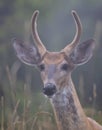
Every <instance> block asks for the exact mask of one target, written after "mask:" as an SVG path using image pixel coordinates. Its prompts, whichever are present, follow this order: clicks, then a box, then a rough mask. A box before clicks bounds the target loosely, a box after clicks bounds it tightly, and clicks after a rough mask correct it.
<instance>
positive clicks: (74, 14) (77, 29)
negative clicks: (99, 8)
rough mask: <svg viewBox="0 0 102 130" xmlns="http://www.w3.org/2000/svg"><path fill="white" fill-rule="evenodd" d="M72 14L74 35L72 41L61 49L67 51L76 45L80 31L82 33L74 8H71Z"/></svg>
mask: <svg viewBox="0 0 102 130" xmlns="http://www.w3.org/2000/svg"><path fill="white" fill-rule="evenodd" d="M72 15H73V18H74V21H75V24H76V34H75V36H74V39H73V41H72V42H71V43H70V44H69V45H67V46H66V47H65V48H64V49H63V50H64V51H65V52H68V51H69V50H73V49H74V47H75V46H77V44H78V43H79V40H80V36H81V33H82V24H81V21H80V18H79V16H78V14H77V13H76V11H75V10H72Z"/></svg>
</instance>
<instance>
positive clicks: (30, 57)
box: [13, 39, 41, 66]
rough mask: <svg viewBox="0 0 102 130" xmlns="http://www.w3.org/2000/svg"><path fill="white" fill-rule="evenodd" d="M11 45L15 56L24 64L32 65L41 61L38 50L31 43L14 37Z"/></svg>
mask: <svg viewBox="0 0 102 130" xmlns="http://www.w3.org/2000/svg"><path fill="white" fill-rule="evenodd" d="M13 47H14V50H15V51H16V54H17V57H18V58H19V59H20V60H21V61H22V62H23V63H25V64H28V65H31V66H34V65H36V64H38V63H39V62H40V61H41V56H40V54H39V52H38V50H37V49H36V48H35V47H34V46H33V45H31V44H30V45H26V44H24V42H23V41H20V40H17V39H14V40H13Z"/></svg>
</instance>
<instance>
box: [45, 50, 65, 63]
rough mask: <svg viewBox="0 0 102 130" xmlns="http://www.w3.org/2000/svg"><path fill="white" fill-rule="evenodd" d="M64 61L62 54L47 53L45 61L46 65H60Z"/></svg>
mask: <svg viewBox="0 0 102 130" xmlns="http://www.w3.org/2000/svg"><path fill="white" fill-rule="evenodd" d="M63 60H64V54H63V53H60V52H47V53H46V55H45V56H44V59H43V61H44V62H45V63H46V64H58V63H61V62H62V61H63Z"/></svg>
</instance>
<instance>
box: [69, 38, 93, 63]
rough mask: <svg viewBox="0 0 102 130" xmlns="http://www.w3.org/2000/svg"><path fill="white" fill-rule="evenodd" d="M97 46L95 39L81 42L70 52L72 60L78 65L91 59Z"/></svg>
mask: <svg viewBox="0 0 102 130" xmlns="http://www.w3.org/2000/svg"><path fill="white" fill-rule="evenodd" d="M94 47H95V44H94V40H93V39H90V40H87V41H85V42H83V43H82V44H79V45H78V46H77V47H76V48H75V49H74V51H73V52H72V53H71V54H70V59H71V61H72V62H73V63H74V64H76V65H81V64H84V63H86V62H88V61H89V60H90V58H91V57H92V54H93V49H94Z"/></svg>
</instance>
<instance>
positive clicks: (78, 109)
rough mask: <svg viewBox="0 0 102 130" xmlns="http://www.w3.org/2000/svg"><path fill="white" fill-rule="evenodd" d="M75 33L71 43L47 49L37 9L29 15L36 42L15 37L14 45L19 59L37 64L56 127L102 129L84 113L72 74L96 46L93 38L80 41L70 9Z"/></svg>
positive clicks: (63, 129) (77, 21)
mask: <svg viewBox="0 0 102 130" xmlns="http://www.w3.org/2000/svg"><path fill="white" fill-rule="evenodd" d="M71 13H72V16H73V18H74V21H75V25H76V33H75V36H74V39H73V40H72V42H71V43H69V44H67V45H66V47H65V48H64V49H62V50H61V51H59V52H50V51H48V50H47V49H46V47H45V46H44V44H43V42H42V41H41V39H40V37H39V34H38V31H37V18H38V15H39V11H38V10H36V11H34V13H33V15H32V18H31V32H32V37H33V40H34V42H35V45H31V44H25V42H24V41H22V40H19V39H16V38H14V39H13V48H14V50H15V52H16V55H17V57H18V58H19V59H20V60H21V62H23V63H25V64H27V65H29V66H36V67H37V68H38V69H39V71H40V74H41V79H42V81H43V89H42V91H43V93H44V95H45V96H46V97H48V98H49V99H50V101H51V104H52V107H53V109H54V113H55V118H56V121H57V126H58V130H102V126H101V125H100V124H98V123H97V122H96V121H95V120H93V119H92V118H90V117H87V116H86V114H85V112H84V110H83V108H82V106H81V103H80V101H79V98H78V95H77V93H76V90H75V87H74V84H73V81H72V78H71V74H72V71H73V70H74V69H75V68H76V67H77V66H80V65H82V64H85V63H87V62H88V61H89V60H90V59H91V57H92V55H93V51H94V48H95V40H94V39H89V40H87V41H84V42H83V43H81V44H79V42H80V37H81V34H82V24H81V20H80V18H79V15H78V14H77V12H76V11H75V10H72V12H71Z"/></svg>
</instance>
